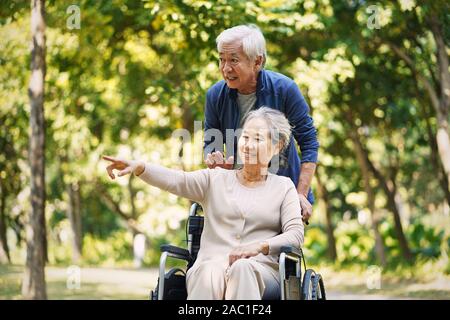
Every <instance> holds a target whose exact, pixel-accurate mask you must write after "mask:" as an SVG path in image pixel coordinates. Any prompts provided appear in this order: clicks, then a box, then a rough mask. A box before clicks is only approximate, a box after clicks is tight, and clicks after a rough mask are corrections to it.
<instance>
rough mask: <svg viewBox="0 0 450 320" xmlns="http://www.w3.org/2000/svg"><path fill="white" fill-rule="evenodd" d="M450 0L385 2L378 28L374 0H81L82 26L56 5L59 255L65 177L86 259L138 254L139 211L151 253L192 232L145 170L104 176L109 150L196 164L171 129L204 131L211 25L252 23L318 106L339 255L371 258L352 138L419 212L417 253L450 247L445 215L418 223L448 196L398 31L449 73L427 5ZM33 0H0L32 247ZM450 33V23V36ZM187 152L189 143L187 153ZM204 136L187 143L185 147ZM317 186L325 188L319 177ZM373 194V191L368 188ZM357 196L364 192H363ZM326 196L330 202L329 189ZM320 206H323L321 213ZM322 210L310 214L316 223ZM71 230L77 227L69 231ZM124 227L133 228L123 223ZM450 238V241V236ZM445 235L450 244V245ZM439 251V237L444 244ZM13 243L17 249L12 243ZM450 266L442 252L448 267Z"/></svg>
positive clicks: (429, 70) (6, 168) (54, 191)
mask: <svg viewBox="0 0 450 320" xmlns="http://www.w3.org/2000/svg"><path fill="white" fill-rule="evenodd" d="M447 2H448V1H432V2H430V3H426V2H424V1H410V2H408V3H410V4H411V7H408V5H407V4H406V2H405V1H399V2H391V1H378V2H377V3H376V5H377V6H378V9H380V14H381V16H380V19H381V20H380V23H381V28H380V29H370V28H368V24H367V22H368V14H367V11H366V10H367V8H368V6H369V5H371V3H369V2H365V1H256V2H247V1H238V0H233V1H215V2H214V3H213V2H208V1H190V0H189V1H187V0H186V1H164V2H161V1H154V0H148V1H141V0H132V1H125V2H124V1H97V2H95V1H88V0H82V1H78V2H77V5H78V6H79V7H80V11H81V29H79V30H78V29H73V30H70V29H69V28H67V26H66V21H67V18H68V16H67V13H66V9H67V3H65V2H64V1H48V2H47V14H46V19H47V29H46V37H47V74H46V87H45V92H46V95H45V117H46V168H47V171H46V179H47V206H46V207H47V212H46V218H47V221H48V228H49V230H48V233H49V245H50V250H49V254H50V261H52V262H54V263H69V262H70V260H71V246H70V242H67V241H66V242H64V241H61V237H63V238H64V236H63V235H64V233H65V232H66V233H67V232H69V233H70V227H69V222H68V219H67V216H68V212H69V206H70V198H69V195H68V192H67V186H68V185H70V184H75V185H77V186H79V188H80V208H81V216H82V225H83V233H84V238H83V239H84V241H83V243H84V250H83V252H84V254H83V255H84V256H83V258H84V261H85V263H87V264H113V263H126V261H128V263H131V262H130V259H132V250H131V248H132V239H131V233H130V231H128V229H127V228H128V227H129V223H130V221H131V223H132V224H133V225H135V226H137V227H138V228H140V230H143V232H145V233H146V235H147V236H148V237H149V239H150V243H151V247H150V250H149V251H148V255H147V256H146V258H145V263H146V264H147V265H155V264H156V263H157V261H158V259H159V245H160V244H162V243H174V244H178V245H181V246H185V243H183V239H184V230H183V223H181V222H183V221H184V219H186V216H187V211H188V205H189V203H188V201H186V200H184V199H178V198H176V197H173V196H170V195H169V194H167V193H165V192H161V191H159V190H156V189H154V188H151V187H148V186H146V185H144V184H143V183H141V182H138V181H131V180H127V178H123V179H119V180H120V181H117V180H116V181H114V182H113V183H111V182H110V181H109V180H108V179H107V177H106V175H105V170H104V169H105V165H104V163H103V162H101V161H100V157H101V155H102V154H120V155H123V156H125V157H132V158H142V159H146V160H149V161H154V162H157V163H160V164H163V165H166V166H169V167H172V168H179V169H185V170H195V169H198V168H200V167H202V165H200V164H191V163H189V161H188V158H187V156H188V155H187V152H186V153H185V154H183V156H182V157H179V156H178V155H179V154H180V153H181V148H182V145H181V144H180V142H179V141H178V140H175V139H173V138H172V137H171V133H172V132H173V131H174V130H175V129H179V128H186V129H188V130H189V131H190V132H191V133H193V121H194V120H202V118H203V106H204V101H205V95H206V91H207V89H208V88H209V87H210V86H211V85H212V84H213V83H214V82H216V81H217V80H220V78H221V76H220V73H219V70H218V68H217V53H216V43H215V38H216V36H217V35H218V34H219V33H220V32H221V31H222V30H224V29H225V28H228V27H231V26H234V25H237V24H241V23H256V24H257V25H258V26H259V27H260V28H261V29H262V31H263V33H264V35H265V37H266V39H267V48H268V64H267V68H268V69H271V70H274V71H279V72H282V73H284V74H286V75H288V76H290V77H292V78H293V79H294V80H295V81H296V82H297V83H298V84H299V86H300V88H301V90H302V92H303V94H304V95H305V98H306V100H307V101H308V103H309V105H310V106H311V111H312V116H313V118H314V121H315V124H316V126H317V128H318V136H319V141H320V145H321V149H320V152H319V162H320V163H319V165H320V166H321V167H322V168H323V172H322V173H321V174H322V177H321V180H322V181H323V183H324V186H325V189H326V190H327V193H328V200H327V201H328V207H329V210H330V212H331V214H332V217H333V218H332V220H333V221H332V222H333V223H334V224H335V225H336V228H335V235H336V240H337V241H336V246H337V248H336V249H337V254H338V258H337V261H336V262H337V263H339V264H352V263H357V264H369V263H374V262H375V261H376V257H375V253H374V236H373V234H372V233H373V231H372V230H370V229H369V228H368V227H367V226H364V227H362V226H361V225H359V224H358V223H357V222H356V220H355V219H354V218H355V217H356V216H357V214H358V212H360V211H361V210H366V211H367V210H368V207H369V205H368V203H367V201H366V199H365V195H366V191H367V190H366V189H365V186H364V184H363V181H364V180H363V171H362V170H364V169H363V168H361V164H360V163H359V162H358V159H357V157H356V156H355V145H354V143H353V142H352V140H351V139H350V138H351V134H352V133H355V132H356V133H357V134H358V138H359V139H360V142H361V144H362V145H363V146H364V147H365V149H366V151H367V155H368V158H369V159H370V160H371V162H372V163H373V165H374V166H375V167H376V168H377V169H378V170H379V172H380V174H381V175H382V176H383V177H384V178H385V179H386V181H387V184H388V185H389V186H394V185H395V186H396V188H397V190H396V192H397V196H398V197H399V198H400V200H401V201H400V202H401V203H402V205H403V206H404V207H405V211H406V212H407V214H408V217H409V218H408V219H407V220H409V221H407V222H408V223H409V226H408V227H407V228H406V227H405V228H404V230H405V233H406V235H407V240H408V244H409V245H410V246H411V249H412V251H413V253H414V255H415V256H416V257H417V258H418V259H440V258H442V256H443V255H444V253H443V250H444V249H445V248H444V247H445V246H444V245H442V244H443V243H445V241H449V240H448V239H449V238H448V237H449V234H448V226H447V227H446V228H441V229H439V228H437V227H436V226H434V225H431V224H429V222H427V221H424V220H421V219H416V217H419V216H424V215H427V214H430V213H435V212H437V213H438V214H441V215H443V213H444V212H445V206H446V205H447V206H448V201H449V199H448V195H446V193H445V187H444V186H443V174H442V172H441V168H440V166H441V163H440V162H439V155H438V153H437V152H436V150H435V148H433V145H434V144H435V136H436V129H437V117H436V114H435V111H434V110H433V109H432V107H431V105H430V101H429V98H428V96H427V92H426V90H424V88H423V85H422V84H421V83H420V82H418V80H417V76H416V74H414V73H413V72H412V71H411V70H410V68H408V66H407V65H406V64H405V62H404V61H403V60H402V59H400V58H399V57H398V56H397V55H396V54H395V52H393V50H392V48H390V47H389V45H388V43H395V44H398V45H399V46H401V48H402V49H403V50H404V51H405V52H406V53H407V54H408V55H409V56H410V57H411V59H413V61H414V65H415V66H416V72H418V73H420V74H423V75H424V76H425V77H426V78H427V79H429V80H430V81H431V83H433V85H438V84H439V83H438V82H439V77H438V74H437V67H438V65H437V62H436V58H435V56H436V52H435V48H436V46H435V42H434V39H433V36H432V34H431V29H430V23H429V19H428V17H430V16H433V17H436V19H440V20H441V22H442V24H443V25H445V26H447V25H448V22H449V21H448V17H449V16H448V15H446V14H445V12H448V3H447ZM29 18H30V17H29V3H28V2H27V1H12V2H11V1H6V2H2V3H1V4H0V38H1V39H2V41H1V43H0V105H1V108H0V124H1V131H0V150H1V152H0V182H1V195H2V199H3V198H4V202H2V206H3V207H4V212H5V213H6V223H7V226H8V228H9V229H10V230H13V231H14V235H15V237H16V238H17V240H18V244H17V248H19V247H20V246H21V245H23V244H24V243H23V238H24V235H25V229H24V226H25V225H26V223H27V215H28V213H29V212H30V204H29V199H28V195H29V192H30V187H29V167H28V163H27V158H28V142H29V140H28V130H29V123H28V121H29V100H28V96H27V90H26V88H27V86H28V82H29V75H30V71H29V57H30V53H29V41H30V32H29ZM448 31H449V29H448V28H444V36H445V39H446V43H447V44H448V39H449V38H448V37H449V32H448ZM189 148H190V149H189ZM193 148H194V144H193V143H188V149H189V150H191V149H193ZM313 188H314V189H315V190H317V188H316V185H315V184H313ZM370 188H371V189H372V191H373V193H374V197H375V207H376V209H377V210H386V211H387V212H388V213H387V215H391V211H392V208H389V205H388V203H387V199H386V194H385V191H384V190H383V188H381V187H380V182H379V181H378V179H375V178H373V177H372V178H371V181H370ZM361 194H363V196H361ZM349 195H357V198H358V197H359V198H362V199H363V200H362V201H359V202H358V203H355V202H352V201H350V198H351V197H349ZM318 201H322V199H319V198H318ZM317 208H318V207H316V208H315V213H314V214H315V216H317V217H319V216H320V215H321V214H322V213H321V212H319V211H318V209H317ZM315 216H314V217H313V219H316V218H315ZM313 223H315V224H314V225H311V226H310V227H309V228H307V231H306V237H305V252H307V256H308V260H311V261H312V262H314V263H315V262H320V261H321V260H323V259H325V256H326V254H327V247H328V242H327V238H326V233H325V228H324V223H323V221H320V223H319V222H317V223H316V222H315V221H313ZM63 230H66V231H63ZM126 230H127V231H126ZM380 232H381V234H382V237H383V241H384V246H385V250H386V253H387V258H388V261H389V263H390V264H392V265H395V264H399V263H401V262H402V259H403V258H402V256H401V252H400V249H399V245H398V240H397V238H398V236H397V234H396V233H395V230H394V224H393V221H392V219H391V218H387V219H384V221H383V222H382V223H381V225H380ZM446 239H447V240H446ZM447 247H448V244H447ZM443 248H444V249H443ZM13 250H14V249H13ZM449 269H450V267H449V266H448V264H447V271H448V270H449Z"/></svg>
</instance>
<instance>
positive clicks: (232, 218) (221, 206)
mask: <svg viewBox="0 0 450 320" xmlns="http://www.w3.org/2000/svg"><path fill="white" fill-rule="evenodd" d="M290 136H291V129H290V125H289V122H288V121H287V119H286V118H285V117H284V115H283V114H282V113H281V112H279V111H277V110H274V109H271V108H267V107H263V108H260V109H258V110H255V111H251V112H250V113H249V114H248V116H247V118H246V120H245V123H244V126H243V131H242V135H241V136H240V138H239V141H238V151H239V153H238V154H239V156H240V158H241V159H242V162H243V167H242V168H241V169H238V170H225V169H222V168H220V167H217V168H215V169H204V170H198V171H193V172H183V171H176V170H171V169H167V168H164V167H161V166H158V165H155V164H148V163H144V162H141V161H135V160H131V161H130V160H121V159H116V158H112V157H106V156H105V157H104V159H105V160H109V161H111V162H112V164H111V165H109V166H108V167H107V170H108V174H109V176H110V177H111V178H112V179H114V178H115V176H114V173H113V170H114V169H117V170H120V172H119V173H118V176H123V175H126V174H128V173H134V174H135V175H136V176H139V177H140V178H141V179H142V180H144V181H145V182H147V183H148V184H151V185H153V186H155V187H158V188H160V189H163V190H167V191H169V192H171V193H174V194H176V195H179V196H182V197H186V198H189V199H191V200H193V201H196V202H199V203H200V204H201V205H202V207H203V210H204V213H205V224H204V229H203V233H202V237H201V245H200V250H199V253H198V256H197V260H196V262H195V263H194V265H193V266H192V268H190V269H189V270H188V272H187V275H186V281H187V292H188V299H239V300H241V299H255V300H256V299H261V298H262V297H263V295H264V296H265V297H272V298H275V297H276V296H277V294H278V292H279V290H280V283H279V278H278V254H279V252H280V248H281V247H282V246H284V245H292V246H296V247H299V246H301V245H302V244H303V223H302V219H301V214H300V213H301V208H300V204H299V201H298V196H297V192H296V189H295V186H294V184H293V183H292V181H291V180H290V179H289V178H287V177H283V176H278V175H274V174H271V173H270V172H269V171H268V166H269V162H270V161H271V159H272V158H273V157H274V156H276V155H278V154H279V153H280V151H282V150H283V149H284V148H285V147H286V146H287V144H288V143H289V139H290Z"/></svg>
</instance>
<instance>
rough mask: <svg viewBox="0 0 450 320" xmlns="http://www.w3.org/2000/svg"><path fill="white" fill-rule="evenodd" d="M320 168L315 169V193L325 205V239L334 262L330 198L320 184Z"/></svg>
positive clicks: (334, 247)
mask: <svg viewBox="0 0 450 320" xmlns="http://www.w3.org/2000/svg"><path fill="white" fill-rule="evenodd" d="M319 171H321V170H320V166H319V167H318V168H317V171H316V179H317V186H318V188H317V191H318V194H319V197H320V198H322V201H323V203H324V204H325V207H324V210H325V217H326V231H327V238H328V250H327V252H328V257H329V258H330V259H331V260H332V261H336V259H337V252H336V238H335V237H334V232H333V231H334V227H333V221H332V219H331V211H332V209H331V205H330V197H329V194H328V190H327V189H326V187H325V185H324V184H323V183H322V180H321V174H320V173H319Z"/></svg>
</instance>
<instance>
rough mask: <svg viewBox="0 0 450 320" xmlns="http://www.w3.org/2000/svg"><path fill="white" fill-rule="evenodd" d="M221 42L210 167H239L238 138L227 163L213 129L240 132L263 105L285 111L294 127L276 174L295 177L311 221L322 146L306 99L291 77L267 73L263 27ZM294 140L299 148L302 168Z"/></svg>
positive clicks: (210, 115) (209, 99)
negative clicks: (248, 116) (314, 179)
mask: <svg viewBox="0 0 450 320" xmlns="http://www.w3.org/2000/svg"><path fill="white" fill-rule="evenodd" d="M216 42H217V49H218V52H219V60H220V62H219V67H220V71H221V73H222V77H223V79H224V80H221V81H219V82H217V83H216V84H214V85H213V86H212V87H211V88H210V89H209V90H208V92H207V94H206V106H205V141H204V153H205V155H206V160H205V162H206V164H207V165H208V167H209V168H213V167H215V166H221V167H223V168H228V169H231V168H232V167H233V166H235V165H236V161H235V159H234V154H236V143H235V141H236V140H234V143H233V147H231V148H229V147H228V148H227V150H226V151H227V155H226V156H227V158H226V159H225V156H224V154H223V143H222V144H220V147H218V145H217V141H215V142H216V143H212V142H214V140H215V139H211V136H210V135H208V134H207V133H208V131H210V132H211V129H217V130H219V131H220V132H221V134H222V136H223V137H226V136H227V134H229V132H230V130H227V129H232V130H237V129H239V128H240V127H241V124H242V119H243V118H244V117H245V116H246V114H247V113H248V112H249V111H250V110H253V109H258V108H260V107H262V106H269V107H271V108H274V109H277V110H280V111H281V112H283V113H284V114H285V115H286V117H287V118H288V120H289V123H290V124H291V126H292V127H293V130H292V133H293V136H292V138H291V141H290V143H289V146H288V148H287V149H286V151H285V152H284V154H283V155H282V156H281V158H282V159H285V161H284V163H283V161H280V166H279V169H278V171H277V174H278V175H282V176H287V177H290V178H291V180H292V181H293V182H294V185H295V186H297V192H298V197H299V201H300V206H301V208H302V215H303V220H305V221H308V219H309V217H310V216H311V214H312V205H311V204H312V203H313V201H314V197H313V195H312V192H311V190H310V185H311V180H312V177H313V175H314V171H315V169H316V162H317V152H318V148H319V143H318V141H317V133H316V129H315V127H314V124H313V120H312V118H311V116H310V115H309V107H308V105H307V103H306V101H305V99H304V98H303V96H302V94H301V92H300V90H299V88H298V86H297V85H296V83H295V82H294V81H293V80H292V79H290V78H288V77H286V76H284V75H282V74H280V73H276V72H273V71H269V70H265V69H264V65H265V62H266V58H267V55H266V42H265V39H264V36H263V34H262V33H261V31H260V30H259V29H258V27H256V26H253V25H248V26H247V25H240V26H236V27H233V28H230V29H227V30H225V31H223V32H222V33H221V34H220V35H219V36H218V37H217V39H216ZM212 131H214V130H212ZM234 139H236V138H234ZM294 139H295V140H296V141H297V143H298V145H299V146H300V151H301V165H300V158H299V155H298V151H297V147H296V144H295V142H294ZM227 146H228V145H227ZM274 192H276V191H274Z"/></svg>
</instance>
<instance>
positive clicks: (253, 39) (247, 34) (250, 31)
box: [216, 24, 267, 67]
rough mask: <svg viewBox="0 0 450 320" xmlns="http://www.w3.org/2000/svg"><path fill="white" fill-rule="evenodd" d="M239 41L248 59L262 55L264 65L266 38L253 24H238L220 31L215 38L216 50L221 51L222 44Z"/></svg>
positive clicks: (251, 59)
mask: <svg viewBox="0 0 450 320" xmlns="http://www.w3.org/2000/svg"><path fill="white" fill-rule="evenodd" d="M236 41H239V42H240V43H241V44H242V48H243V50H244V53H245V54H246V56H247V57H248V58H249V59H250V61H255V59H256V58H257V57H259V56H261V57H262V59H263V63H262V66H263V67H264V65H265V63H266V58H267V52H266V40H265V39H264V36H263V34H262V32H261V30H260V29H259V28H258V27H257V26H256V25H253V24H249V25H239V26H236V27H233V28H229V29H226V30H224V31H222V33H221V34H219V36H218V37H217V38H216V43H217V51H219V52H220V51H221V49H222V45H223V44H230V43H234V42H236Z"/></svg>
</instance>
